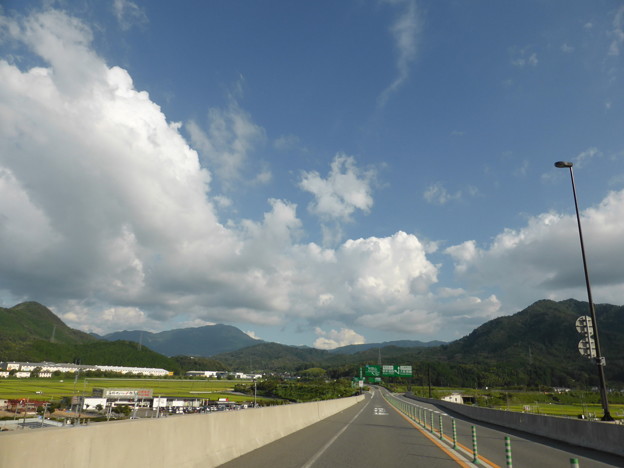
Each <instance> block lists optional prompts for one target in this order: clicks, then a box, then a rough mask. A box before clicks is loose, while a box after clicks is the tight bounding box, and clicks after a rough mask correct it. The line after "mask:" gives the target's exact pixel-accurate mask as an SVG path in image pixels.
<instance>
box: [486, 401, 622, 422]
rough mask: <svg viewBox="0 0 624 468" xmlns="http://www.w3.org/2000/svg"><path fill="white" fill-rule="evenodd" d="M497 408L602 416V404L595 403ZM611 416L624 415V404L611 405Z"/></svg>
mask: <svg viewBox="0 0 624 468" xmlns="http://www.w3.org/2000/svg"><path fill="white" fill-rule="evenodd" d="M496 409H499V410H508V411H516V412H525V413H534V414H545V415H549V416H567V417H575V418H576V417H578V416H579V415H583V416H585V418H596V417H597V418H601V417H602V406H601V405H594V404H586V405H560V404H554V403H540V404H535V403H533V404H527V405H509V406H499V407H497V408H496ZM609 410H610V412H611V416H613V417H615V418H618V419H619V418H623V417H624V405H613V404H610V405H609Z"/></svg>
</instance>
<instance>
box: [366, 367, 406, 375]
mask: <svg viewBox="0 0 624 468" xmlns="http://www.w3.org/2000/svg"><path fill="white" fill-rule="evenodd" d="M364 376H365V377H411V376H412V366H394V365H385V366H371V365H367V366H364Z"/></svg>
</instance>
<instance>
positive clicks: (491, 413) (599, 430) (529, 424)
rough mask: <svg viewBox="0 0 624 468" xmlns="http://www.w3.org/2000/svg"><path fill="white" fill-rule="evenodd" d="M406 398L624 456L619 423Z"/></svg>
mask: <svg viewBox="0 0 624 468" xmlns="http://www.w3.org/2000/svg"><path fill="white" fill-rule="evenodd" d="M406 396H407V397H408V398H411V399H413V400H417V401H422V402H425V403H430V404H433V405H436V406H440V407H443V408H446V409H448V410H449V411H454V412H455V413H458V414H461V415H464V416H467V417H469V418H472V419H475V420H477V421H483V422H488V423H491V424H496V425H498V426H503V427H507V428H510V429H517V430H519V431H523V432H527V433H529V434H536V435H540V436H544V437H548V438H549V439H554V440H558V441H561V442H566V443H569V444H573V445H578V446H580V447H587V448H591V449H595V450H600V451H602V452H608V453H613V454H616V455H620V456H622V455H624V426H623V425H620V424H612V423H604V422H598V421H587V420H581V419H571V418H560V417H554V416H544V415H540V414H528V413H516V412H513V411H502V410H495V409H491V408H481V407H479V406H470V405H462V404H460V403H451V402H448V401H442V400H432V399H429V398H421V397H417V396H414V395H413V394H406Z"/></svg>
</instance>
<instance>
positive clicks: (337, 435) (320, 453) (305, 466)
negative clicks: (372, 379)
mask: <svg viewBox="0 0 624 468" xmlns="http://www.w3.org/2000/svg"><path fill="white" fill-rule="evenodd" d="M371 400H372V398H370V399H369V400H368V401H367V402H366V404H365V405H364V408H362V409H361V410H360V411H359V412H358V414H356V415H355V416H353V419H351V421H349V422H348V423H347V424H346V425H345V427H343V428H342V429H340V430H339V431H338V434H336V435H335V436H334V437H332V439H331V440H330V441H329V442H327V443H326V444H325V445H324V446H323V448H321V450H319V451H318V452H316V453H315V454H314V456H313V457H312V458H310V459H309V460H308V461H307V463H306V464H305V465H302V466H301V468H310V467H311V466H312V465H314V463H316V461H317V460H318V459H319V458H320V457H321V455H323V454H324V453H325V451H326V450H327V449H328V448H329V447H331V446H332V444H333V443H334V442H336V440H337V439H338V437H340V436H341V435H342V433H343V432H344V431H346V430H347V428H348V427H349V426H350V425H351V423H352V422H353V421H355V420H356V419H357V418H358V417H359V416H360V414H362V411H364V410H365V409H366V408H368V405H369V403H370V402H371Z"/></svg>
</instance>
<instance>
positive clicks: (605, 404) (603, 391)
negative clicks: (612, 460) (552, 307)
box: [555, 161, 613, 421]
mask: <svg viewBox="0 0 624 468" xmlns="http://www.w3.org/2000/svg"><path fill="white" fill-rule="evenodd" d="M572 166H573V164H572V163H571V162H566V161H557V162H556V163H555V167H558V168H568V169H570V178H571V180H572V193H573V195H574V208H575V209H576V222H577V224H578V232H579V238H580V240H581V255H582V256H583V269H584V271H585V285H586V286H587V300H588V302H589V313H590V316H591V319H592V330H593V332H594V341H595V343H596V358H595V362H596V366H597V367H598V377H599V378H600V398H601V400H602V409H603V410H604V415H603V416H602V420H603V421H613V417H612V416H611V413H610V412H609V401H608V399H607V383H606V380H605V374H604V366H605V358H604V357H602V354H601V353H600V339H599V338H598V321H597V320H596V310H595V309H594V301H593V300H592V293H591V285H590V284H589V272H588V270H587V258H586V257H585V245H584V243H583V230H582V229H581V216H580V214H579V208H578V201H577V199H576V185H575V184H574V171H573V170H572ZM588 339H591V337H588Z"/></svg>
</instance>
